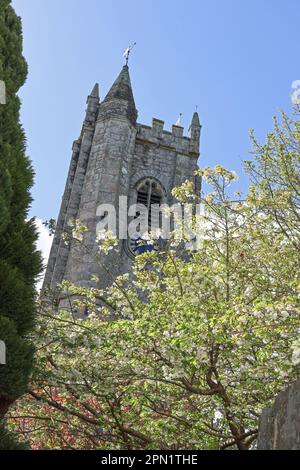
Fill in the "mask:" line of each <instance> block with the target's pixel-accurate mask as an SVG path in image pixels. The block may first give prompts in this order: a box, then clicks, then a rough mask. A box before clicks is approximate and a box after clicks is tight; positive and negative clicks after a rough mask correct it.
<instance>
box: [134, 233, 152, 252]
mask: <svg viewBox="0 0 300 470" xmlns="http://www.w3.org/2000/svg"><path fill="white" fill-rule="evenodd" d="M129 246H130V250H131V251H132V253H133V254H134V255H142V254H143V253H145V252H146V251H155V250H157V247H156V246H155V245H152V244H148V243H147V241H146V240H143V238H142V237H141V236H140V235H139V234H136V235H135V236H133V237H132V238H130V241H129Z"/></svg>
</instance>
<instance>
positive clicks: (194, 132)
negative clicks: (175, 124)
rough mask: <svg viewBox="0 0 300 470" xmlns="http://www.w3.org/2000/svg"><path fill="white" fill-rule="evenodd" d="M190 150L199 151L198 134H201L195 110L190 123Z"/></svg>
mask: <svg viewBox="0 0 300 470" xmlns="http://www.w3.org/2000/svg"><path fill="white" fill-rule="evenodd" d="M189 131H190V138H191V144H190V151H191V152H192V153H196V154H197V153H199V144H200V134H201V124H200V119H199V114H198V112H197V111H195V112H194V114H193V118H192V122H191V125H190V129H189Z"/></svg>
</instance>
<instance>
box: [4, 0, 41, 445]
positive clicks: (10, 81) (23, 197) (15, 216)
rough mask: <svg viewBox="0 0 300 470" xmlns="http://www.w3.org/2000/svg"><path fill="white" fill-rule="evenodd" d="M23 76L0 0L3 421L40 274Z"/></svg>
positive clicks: (14, 392) (19, 382)
mask: <svg viewBox="0 0 300 470" xmlns="http://www.w3.org/2000/svg"><path fill="white" fill-rule="evenodd" d="M26 76H27V64H26V62H25V59H24V57H23V55H22V28H21V21H20V18H19V17H18V16H17V15H16V13H15V11H14V10H13V8H12V6H11V2H10V0H0V79H1V80H3V81H4V82H5V85H6V92H7V97H6V104H5V105H0V299H1V303H0V339H1V340H2V341H4V342H5V344H6V350H7V357H6V365H1V366H0V419H2V420H3V418H4V415H5V414H6V412H7V410H8V407H9V406H10V404H11V403H13V402H14V401H15V400H16V399H17V398H18V397H20V396H21V395H22V394H23V393H24V392H25V391H26V388H27V382H28V378H29V374H30V371H31V367H32V362H33V352H34V350H33V346H32V345H31V344H30V342H29V341H28V339H27V335H28V333H29V332H30V331H31V329H32V328H33V326H34V319H35V296H36V292H35V280H36V277H37V275H38V274H39V273H40V271H41V257H40V253H39V252H37V250H36V247H35V242H36V239H37V232H36V229H35V225H34V221H33V220H30V221H28V220H27V217H28V210H29V207H30V203H31V196H30V188H31V186H32V184H33V170H32V167H31V163H30V160H29V159H28V158H27V157H26V155H25V144H26V140H25V135H24V131H23V129H22V126H21V125H20V121H19V110H20V100H19V98H18V96H17V92H18V90H19V89H20V87H21V86H22V85H23V84H24V82H25V80H26ZM0 436H1V438H0V449H1V448H4V449H5V448H12V447H13V444H12V442H13V441H12V439H11V437H9V436H8V435H7V433H6V431H5V429H4V422H3V421H2V422H1V423H0ZM4 436H5V437H4ZM16 448H19V446H18V445H17V444H16Z"/></svg>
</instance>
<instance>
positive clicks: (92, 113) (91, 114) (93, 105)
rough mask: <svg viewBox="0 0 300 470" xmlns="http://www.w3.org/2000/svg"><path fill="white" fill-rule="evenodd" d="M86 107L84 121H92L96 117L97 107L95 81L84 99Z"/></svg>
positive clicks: (97, 88) (97, 87)
mask: <svg viewBox="0 0 300 470" xmlns="http://www.w3.org/2000/svg"><path fill="white" fill-rule="evenodd" d="M86 104H87V108H86V114H85V122H88V123H94V122H95V120H96V117H97V112H98V108H99V84H98V83H96V84H95V85H94V88H93V89H92V92H91V94H90V95H89V96H88V97H87V100H86Z"/></svg>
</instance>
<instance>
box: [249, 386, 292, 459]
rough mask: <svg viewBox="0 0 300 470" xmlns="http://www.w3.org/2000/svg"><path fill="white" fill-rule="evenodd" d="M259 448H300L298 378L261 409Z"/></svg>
mask: <svg viewBox="0 0 300 470" xmlns="http://www.w3.org/2000/svg"><path fill="white" fill-rule="evenodd" d="M258 449H259V450H300V380H298V381H297V382H296V383H295V384H293V385H291V386H290V387H289V388H288V389H287V390H285V391H284V392H282V393H280V395H278V397H277V398H276V400H275V403H274V405H273V406H272V407H271V408H267V409H265V410H264V411H263V413H262V416H261V419H260V429H259V438H258Z"/></svg>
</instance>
